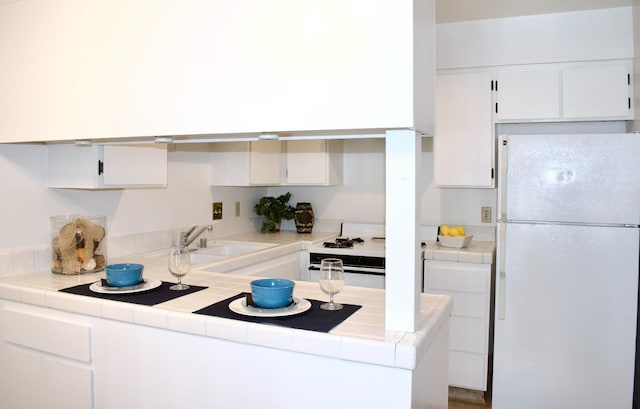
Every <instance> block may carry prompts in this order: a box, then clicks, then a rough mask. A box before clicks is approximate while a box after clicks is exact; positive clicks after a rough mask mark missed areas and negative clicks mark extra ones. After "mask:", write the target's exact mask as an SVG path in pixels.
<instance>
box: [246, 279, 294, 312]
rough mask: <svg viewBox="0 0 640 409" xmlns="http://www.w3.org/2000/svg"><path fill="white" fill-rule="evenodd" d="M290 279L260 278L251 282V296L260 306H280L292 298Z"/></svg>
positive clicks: (292, 284) (289, 301) (288, 302)
mask: <svg viewBox="0 0 640 409" xmlns="http://www.w3.org/2000/svg"><path fill="white" fill-rule="evenodd" d="M294 285H295V283H294V282H293V281H291V280H285V279H282V278H262V279H259V280H253V281H252V282H251V297H252V298H253V302H254V303H255V304H256V305H257V306H258V307H260V308H282V307H286V306H287V305H289V304H291V301H292V300H293V286H294Z"/></svg>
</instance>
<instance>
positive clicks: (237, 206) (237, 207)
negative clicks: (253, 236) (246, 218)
mask: <svg viewBox="0 0 640 409" xmlns="http://www.w3.org/2000/svg"><path fill="white" fill-rule="evenodd" d="M236 217H240V202H236Z"/></svg>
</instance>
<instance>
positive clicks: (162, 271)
mask: <svg viewBox="0 0 640 409" xmlns="http://www.w3.org/2000/svg"><path fill="white" fill-rule="evenodd" d="M291 233H292V234H288V233H285V234H279V235H263V234H260V233H256V234H255V235H253V234H248V235H247V234H245V235H238V236H233V237H225V240H239V241H265V240H271V241H272V242H274V243H277V244H279V245H278V246H276V247H274V248H271V249H267V250H261V251H259V252H256V253H253V255H247V256H240V257H234V258H233V259H232V260H228V263H246V264H248V263H249V262H251V263H253V262H259V261H260V257H266V255H267V254H268V252H269V251H271V252H284V253H283V254H286V252H291V251H292V248H295V249H296V250H294V251H297V250H299V249H302V248H304V246H306V245H307V244H308V242H310V241H316V240H324V239H325V238H326V237H331V236H330V235H329V236H327V235H323V234H314V235H313V236H309V235H305V236H304V240H302V241H301V240H300V237H301V236H302V235H298V234H296V233H295V232H291ZM309 239H310V240H309ZM252 257H254V259H252V260H249V259H250V258H252ZM109 262H142V263H143V264H144V265H145V270H144V276H145V277H146V278H149V279H159V280H164V281H175V280H174V279H173V277H172V276H171V275H170V274H169V272H168V270H167V267H166V258H163V257H154V258H148V257H147V258H145V256H144V255H140V256H136V257H133V256H129V257H127V258H126V260H124V259H121V260H109ZM218 264H222V263H218ZM246 264H245V265H246ZM226 267H228V266H226ZM226 267H225V268H226ZM102 277H104V272H100V273H94V274H85V275H79V276H63V275H54V274H52V273H50V272H49V271H41V272H35V273H28V274H22V275H15V276H9V277H5V278H2V279H0V298H3V299H7V300H11V301H17V302H22V303H26V304H32V305H37V306H41V307H45V308H52V309H56V310H61V311H67V312H72V313H77V314H83V315H89V316H94V317H99V318H104V319H109V320H117V321H122V322H130V323H134V324H139V325H145V326H150V327H155V328H162V329H167V330H171V331H180V332H185V333H190V334H196V335H201V336H208V337H214V338H220V339H224V340H229V341H234V342H240V343H246V344H253V345H260V346H265V347H271V348H278V349H283V350H289V351H296V352H302V353H307V354H313V355H319V356H325V357H330V358H338V359H344V360H350V361H356V362H363V363H370V364H376V365H383V366H390V367H397V368H403V369H413V368H414V367H415V365H416V363H417V362H419V359H420V357H421V354H422V353H423V352H424V351H426V349H427V348H428V347H429V345H430V344H431V341H432V339H433V337H434V336H435V335H436V334H437V332H438V331H439V330H440V328H442V326H443V325H445V324H446V322H447V320H448V317H449V314H450V312H451V307H452V305H451V304H452V303H451V298H450V297H449V296H443V295H427V294H422V295H421V300H422V303H421V324H420V326H419V328H418V330H417V331H416V332H415V333H405V332H398V331H386V330H385V327H384V321H385V320H384V291H383V290H377V289H367V288H359V287H346V288H345V290H344V291H343V292H342V293H340V294H339V295H337V297H336V299H337V301H338V302H343V303H350V304H358V305H362V308H361V309H360V310H358V311H357V312H356V313H355V314H354V315H352V316H351V317H350V318H348V319H347V320H346V321H344V322H343V323H342V324H340V325H338V326H337V327H336V328H334V329H333V330H332V331H331V332H330V333H328V334H325V333H318V332H312V331H303V330H296V329H288V328H283V327H276V326H270V325H262V324H254V323H247V322H244V321H236V320H230V319H223V318H218V317H209V316H203V315H198V314H191V312H193V311H196V310H198V309H200V308H203V307H206V306H208V305H210V304H213V303H215V302H218V301H221V300H224V299H226V298H228V297H231V296H234V295H236V294H238V293H239V292H243V291H249V282H250V281H251V280H252V279H253V277H250V276H239V275H232V274H224V273H214V272H199V271H197V270H195V271H192V272H191V273H189V274H188V275H187V276H185V277H184V279H183V282H185V283H186V284H193V285H200V286H206V287H208V288H207V289H205V290H202V291H199V292H196V293H192V294H189V295H186V296H183V297H179V298H177V299H174V300H171V301H167V302H164V303H161V304H157V305H155V306H153V307H147V306H140V305H135V304H131V303H124V302H117V301H111V300H102V299H98V298H93V297H84V296H78V295H72V294H66V293H61V292H58V291H57V290H59V289H62V288H67V287H71V286H74V285H78V284H88V283H92V282H95V281H97V280H99V279H100V278H102ZM294 294H295V295H296V296H297V297H303V298H309V299H316V300H325V299H326V298H327V296H326V295H325V294H324V293H322V291H321V290H320V288H319V286H318V284H317V283H308V282H297V283H296V288H295V290H294Z"/></svg>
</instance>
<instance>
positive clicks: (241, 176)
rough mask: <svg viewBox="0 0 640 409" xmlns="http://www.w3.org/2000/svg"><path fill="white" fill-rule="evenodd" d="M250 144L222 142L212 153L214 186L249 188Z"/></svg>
mask: <svg viewBox="0 0 640 409" xmlns="http://www.w3.org/2000/svg"><path fill="white" fill-rule="evenodd" d="M249 145H250V144H249V142H220V143H216V144H214V146H215V151H214V152H211V155H210V158H211V185H212V186H249V185H250V184H251V183H250V175H249V170H250V168H251V167H250V165H249V161H250V153H249V151H250V146H249Z"/></svg>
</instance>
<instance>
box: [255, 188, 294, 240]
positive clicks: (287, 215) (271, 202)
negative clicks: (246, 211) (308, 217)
mask: <svg viewBox="0 0 640 409" xmlns="http://www.w3.org/2000/svg"><path fill="white" fill-rule="evenodd" d="M290 198H291V193H289V192H287V193H285V194H284V195H280V196H278V197H273V196H264V197H262V198H261V199H260V202H258V204H257V205H256V213H257V214H258V216H263V219H262V230H261V231H262V232H263V233H274V232H278V231H280V223H281V222H282V220H283V219H284V220H291V219H293V215H294V213H295V209H294V208H293V206H290V205H289V199H290Z"/></svg>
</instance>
